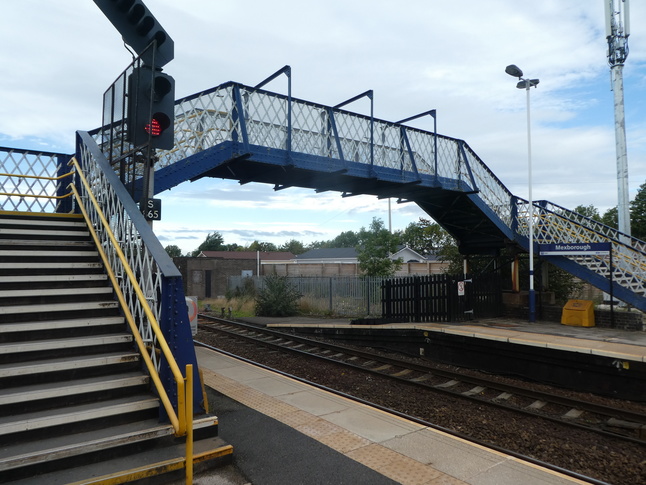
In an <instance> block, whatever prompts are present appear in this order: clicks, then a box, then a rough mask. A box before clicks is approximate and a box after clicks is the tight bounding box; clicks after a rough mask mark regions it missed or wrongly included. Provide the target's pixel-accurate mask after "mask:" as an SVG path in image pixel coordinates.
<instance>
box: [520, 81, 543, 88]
mask: <svg viewBox="0 0 646 485" xmlns="http://www.w3.org/2000/svg"><path fill="white" fill-rule="evenodd" d="M539 82H540V81H539V80H538V79H523V80H522V81H519V82H518V84H516V87H517V88H518V89H529V88H531V87H534V88H535V87H536V85H537V84H538V83H539Z"/></svg>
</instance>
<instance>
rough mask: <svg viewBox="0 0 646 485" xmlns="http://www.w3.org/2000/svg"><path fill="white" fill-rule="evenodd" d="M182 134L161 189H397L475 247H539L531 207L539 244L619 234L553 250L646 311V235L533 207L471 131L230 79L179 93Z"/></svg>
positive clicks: (163, 160)
mask: <svg viewBox="0 0 646 485" xmlns="http://www.w3.org/2000/svg"><path fill="white" fill-rule="evenodd" d="M365 94H367V95H368V96H371V93H370V92H367V93H365ZM350 101H352V100H350ZM433 115H434V113H433ZM103 139H105V133H104V134H103ZM175 141H176V144H175V147H174V149H173V150H170V151H166V152H161V153H160V160H159V162H158V163H157V164H156V166H155V182H154V183H155V186H154V187H155V192H156V193H159V192H163V191H165V190H168V189H170V188H172V187H174V186H176V185H178V184H180V183H182V182H184V181H186V180H197V179H200V178H202V177H214V178H222V179H232V180H238V181H239V182H240V183H241V184H245V183H249V182H259V183H266V184H272V185H273V186H274V190H282V189H285V188H288V187H303V188H310V189H314V190H315V191H316V192H324V191H336V192H339V193H340V194H341V196H342V197H351V196H354V195H359V194H367V195H373V196H376V197H379V198H395V199H397V201H398V202H402V203H403V202H408V203H415V204H417V205H418V206H419V207H420V208H421V209H422V210H423V211H424V212H426V213H427V214H428V215H429V216H430V217H431V218H433V219H434V220H435V221H436V222H437V223H438V224H440V225H441V226H442V227H443V228H444V229H446V230H447V231H448V232H449V233H450V234H451V235H452V236H453V237H454V238H455V239H456V241H457V243H458V246H459V249H460V252H461V253H462V254H465V255H475V254H480V255H482V254H489V255H493V254H497V252H498V251H499V250H500V249H502V248H504V247H508V246H510V245H511V246H516V247H519V248H522V250H524V251H528V250H529V237H528V236H529V230H528V228H529V217H530V212H531V213H532V217H533V227H534V244H535V254H538V252H539V251H538V250H539V247H540V246H539V245H541V244H553V243H570V244H575V243H576V244H579V243H609V244H610V247H611V248H612V260H611V257H610V255H581V254H579V255H574V256H564V255H555V256H544V257H543V258H544V259H545V260H547V261H549V262H550V263H552V264H554V265H555V266H557V267H560V268H562V269H564V270H565V271H567V272H569V273H571V274H573V275H574V276H577V277H579V278H581V279H582V280H584V281H586V282H588V283H590V284H592V285H593V286H595V287H597V288H599V289H601V290H603V291H605V292H606V293H609V294H613V295H614V296H615V297H616V298H618V299H620V300H622V301H624V302H626V303H628V304H630V305H632V306H634V307H636V308H638V309H640V310H646V286H645V282H646V280H645V276H646V273H645V271H646V253H645V251H646V243H645V242H644V241H640V240H638V239H635V238H632V237H629V236H627V235H625V234H622V233H620V232H619V231H617V230H616V229H613V228H611V227H608V226H606V225H604V224H602V223H600V222H598V221H595V220H593V219H590V218H588V217H585V216H583V215H581V214H578V213H576V212H574V211H572V210H569V209H566V208H564V207H561V206H558V205H556V204H554V203H551V202H548V201H546V200H540V201H534V203H533V211H530V210H529V204H528V201H527V200H525V199H523V198H520V197H518V196H515V195H514V194H512V193H511V192H510V191H509V190H508V189H507V187H505V185H504V184H503V183H502V181H501V180H500V179H499V178H498V177H497V176H496V175H495V174H494V173H493V172H492V171H491V169H489V167H488V166H487V165H486V164H485V163H484V161H483V160H481V159H480V157H478V155H477V154H476V153H475V151H474V150H473V149H472V148H471V147H470V146H469V145H468V144H467V143H466V142H465V141H463V140H460V139H456V138H451V137H448V136H444V135H440V134H438V133H436V132H429V131H424V130H420V129H417V128H413V127H410V126H407V125H406V124H405V123H397V122H390V121H385V120H381V119H375V118H374V116H372V115H370V116H366V115H361V114H357V113H353V112H350V111H346V110H344V109H343V108H342V107H339V106H337V107H331V106H324V105H321V104H317V103H313V102H311V101H305V100H301V99H296V98H293V97H292V96H291V93H288V94H287V95H282V94H278V93H275V92H269V91H265V90H263V89H261V88H259V87H257V86H255V87H251V86H245V85H242V84H239V83H235V82H228V83H225V84H222V85H219V86H217V87H214V88H213V89H210V90H207V91H203V92H200V93H196V94H194V95H192V96H188V97H186V98H183V99H180V100H178V101H177V103H176V105H175ZM97 142H98V143H101V139H99V138H98V135H97ZM611 285H612V288H611Z"/></svg>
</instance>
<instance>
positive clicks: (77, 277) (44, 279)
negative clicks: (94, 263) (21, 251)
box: [0, 273, 108, 284]
mask: <svg viewBox="0 0 646 485" xmlns="http://www.w3.org/2000/svg"><path fill="white" fill-rule="evenodd" d="M107 280H108V276H107V275H105V274H91V273H90V274H64V275H59V274H53V275H24V276H23V275H14V276H11V275H9V276H0V283H16V284H18V283H60V282H80V281H107Z"/></svg>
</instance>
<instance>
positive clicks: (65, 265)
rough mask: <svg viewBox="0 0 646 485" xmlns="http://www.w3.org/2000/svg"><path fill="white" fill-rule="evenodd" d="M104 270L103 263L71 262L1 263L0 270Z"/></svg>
mask: <svg viewBox="0 0 646 485" xmlns="http://www.w3.org/2000/svg"><path fill="white" fill-rule="evenodd" d="M100 268H103V263H98V262H77V263H75V262H70V261H55V262H50V263H24V262H16V263H0V270H2V269H100Z"/></svg>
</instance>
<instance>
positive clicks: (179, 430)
mask: <svg viewBox="0 0 646 485" xmlns="http://www.w3.org/2000/svg"><path fill="white" fill-rule="evenodd" d="M70 163H72V164H74V165H75V167H76V169H77V173H78V175H79V178H80V180H81V183H82V184H83V185H84V186H85V189H86V190H87V193H88V196H89V198H90V200H91V202H92V205H94V207H95V209H96V211H97V214H98V215H99V218H100V219H101V223H102V224H103V226H104V227H105V228H106V233H107V235H108V237H109V238H110V241H111V242H112V244H113V245H114V248H115V252H116V254H117V257H118V258H119V260H121V263H122V264H123V268H124V271H125V272H126V275H127V276H128V279H130V281H131V283H132V286H133V289H134V291H135V293H136V295H137V299H138V300H139V303H140V304H141V306H142V307H143V310H144V314H145V315H146V318H147V319H148V321H149V323H150V327H151V328H152V330H153V333H154V334H155V336H156V337H157V343H158V344H159V347H160V349H161V351H162V353H163V355H164V357H165V358H166V361H167V362H168V365H169V367H170V369H171V372H172V374H173V377H174V378H175V381H176V383H177V413H175V410H174V409H173V405H172V404H171V402H170V399H169V398H168V394H167V393H166V390H165V389H164V386H163V384H162V382H161V380H160V378H159V375H158V374H157V369H156V368H155V366H154V364H153V362H152V360H151V358H150V356H149V355H148V351H147V349H146V346H145V344H144V342H143V340H142V338H141V334H140V333H139V328H138V327H137V324H136V323H135V321H134V318H133V316H132V314H131V312H130V309H129V308H128V304H127V302H126V300H125V297H124V296H123V292H122V291H121V288H120V286H119V284H118V281H117V278H116V276H115V275H114V272H113V271H112V268H111V267H110V264H109V260H108V258H107V256H106V254H105V252H104V250H103V248H102V246H101V241H100V239H99V237H98V236H97V234H96V231H95V230H94V227H93V224H92V222H91V220H90V218H89V215H88V213H87V210H86V209H85V207H84V206H83V204H79V207H80V209H81V212H82V213H83V217H84V218H85V220H86V221H87V222H88V228H89V229H90V232H91V234H92V238H93V239H94V242H95V244H96V246H97V249H98V250H99V252H100V254H101V258H102V259H103V261H104V263H105V268H106V271H107V272H108V277H109V278H110V281H111V282H112V285H113V287H114V290H115V293H116V295H117V299H118V300H119V303H120V304H121V307H122V309H123V311H124V314H125V317H126V320H127V321H128V325H129V326H130V329H131V330H132V333H133V336H134V338H135V341H136V343H137V347H138V348H139V351H140V352H141V355H142V357H143V359H144V362H145V363H146V367H147V368H148V371H149V373H150V376H151V378H152V380H153V383H154V384H155V388H156V389H157V392H158V393H159V398H160V399H161V401H162V404H163V406H164V409H165V410H166V412H167V413H168V417H169V419H170V421H171V424H172V425H173V428H174V429H175V435H176V436H183V435H184V434H186V416H187V412H188V410H187V409H186V391H185V386H184V376H182V373H181V371H180V369H179V367H178V365H177V363H176V362H175V358H174V356H173V354H172V352H171V350H170V348H169V347H168V344H167V343H166V339H165V338H164V335H163V334H162V332H161V329H160V328H159V324H158V323H157V319H156V318H155V316H154V315H153V313H152V310H151V309H150V306H149V305H148V302H147V300H146V297H145V296H144V294H143V292H142V291H141V288H140V287H139V284H138V283H137V280H136V278H135V276H134V274H133V272H132V269H131V268H130V265H129V264H128V262H127V260H126V257H125V255H124V254H123V251H122V250H121V248H120V246H119V243H118V241H117V239H116V238H115V236H114V234H113V233H112V231H111V230H110V226H109V224H108V221H107V220H106V218H105V215H104V214H103V211H102V210H101V208H100V207H99V203H98V202H97V200H96V198H95V197H94V194H93V193H92V191H91V190H90V186H89V184H88V182H87V180H86V178H85V176H84V175H83V173H82V172H81V167H80V166H79V164H78V161H77V160H76V158H72V160H70ZM69 187H70V189H71V190H72V192H73V193H74V195H75V197H76V198H77V199H78V200H79V201H80V200H81V196H80V194H79V193H78V190H77V189H76V187H75V186H74V185H73V184H70V186H69ZM191 415H192V409H191Z"/></svg>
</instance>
